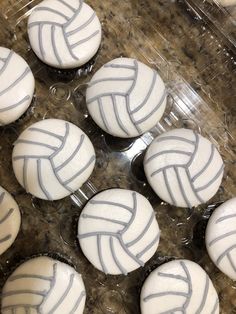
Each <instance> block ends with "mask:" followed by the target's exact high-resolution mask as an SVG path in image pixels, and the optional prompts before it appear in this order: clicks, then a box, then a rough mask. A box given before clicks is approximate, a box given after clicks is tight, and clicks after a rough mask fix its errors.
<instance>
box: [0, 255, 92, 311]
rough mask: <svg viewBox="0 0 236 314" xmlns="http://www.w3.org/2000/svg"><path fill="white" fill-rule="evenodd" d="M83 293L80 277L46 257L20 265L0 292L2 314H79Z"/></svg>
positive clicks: (84, 295)
mask: <svg viewBox="0 0 236 314" xmlns="http://www.w3.org/2000/svg"><path fill="white" fill-rule="evenodd" d="M85 299H86V293H85V288H84V283H83V280H82V277H81V275H80V274H78V273H77V272H76V271H75V270H74V268H72V267H70V266H69V265H67V264H64V263H61V262H59V261H57V260H53V259H52V258H49V257H37V258H33V259H31V260H29V261H27V262H25V263H23V264H22V265H20V266H19V267H18V268H17V269H16V270H15V271H14V272H13V274H12V275H11V276H10V277H9V278H8V280H7V281H6V283H5V285H4V287H3V291H2V308H1V309H2V311H1V313H2V314H11V313H17V314H18V313H19V314H20V313H22V314H23V313H32V314H37V313H40V314H52V313H53V314H62V313H68V314H69V313H73V314H82V313H83V310H84V306H85Z"/></svg>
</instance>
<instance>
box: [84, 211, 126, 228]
mask: <svg viewBox="0 0 236 314" xmlns="http://www.w3.org/2000/svg"><path fill="white" fill-rule="evenodd" d="M81 216H82V217H83V218H85V219H87V218H89V219H95V220H103V221H107V222H111V223H114V224H118V225H122V226H126V225H127V223H125V222H123V221H121V220H116V219H109V218H106V217H102V216H96V215H88V214H82V215H81Z"/></svg>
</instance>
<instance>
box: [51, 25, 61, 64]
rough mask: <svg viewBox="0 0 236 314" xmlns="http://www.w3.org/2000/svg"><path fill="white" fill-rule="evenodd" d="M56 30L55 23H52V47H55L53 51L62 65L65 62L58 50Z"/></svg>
mask: <svg viewBox="0 0 236 314" xmlns="http://www.w3.org/2000/svg"><path fill="white" fill-rule="evenodd" d="M55 30H56V27H55V25H52V26H51V41H52V48H53V52H54V54H55V57H56V59H57V62H58V63H59V64H60V65H63V62H62V60H61V57H60V55H59V52H58V50H57V45H56V41H55Z"/></svg>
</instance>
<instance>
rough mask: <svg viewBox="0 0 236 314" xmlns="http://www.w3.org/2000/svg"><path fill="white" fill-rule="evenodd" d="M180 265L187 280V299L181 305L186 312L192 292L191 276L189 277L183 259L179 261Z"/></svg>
mask: <svg viewBox="0 0 236 314" xmlns="http://www.w3.org/2000/svg"><path fill="white" fill-rule="evenodd" d="M180 265H181V267H182V268H183V270H184V272H185V274H186V276H187V282H188V295H187V299H186V301H185V303H184V305H183V308H184V313H185V312H186V309H187V307H188V306H189V303H190V301H191V296H192V293H193V286H192V278H191V275H190V272H189V270H188V268H187V266H186V265H185V263H184V262H183V261H181V262H180Z"/></svg>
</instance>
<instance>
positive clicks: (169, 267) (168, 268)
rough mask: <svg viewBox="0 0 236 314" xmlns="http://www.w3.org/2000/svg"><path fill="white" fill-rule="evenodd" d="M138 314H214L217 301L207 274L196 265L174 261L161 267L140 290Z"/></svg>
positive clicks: (217, 304) (216, 311) (183, 261)
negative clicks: (139, 311) (139, 312)
mask: <svg viewBox="0 0 236 314" xmlns="http://www.w3.org/2000/svg"><path fill="white" fill-rule="evenodd" d="M140 304H141V313H142V314H164V313H165V314H171V313H176V314H177V313H178V314H179V313H185V314H193V313H195V314H217V313H219V299H218V295H217V292H216V290H215V288H214V286H213V284H212V282H211V280H210V278H209V277H208V275H207V273H206V272H205V271H204V270H203V269H202V268H201V267H200V266H199V265H198V264H196V263H194V262H191V261H188V260H175V261H171V262H168V263H166V264H163V265H161V266H160V267H158V268H157V269H155V270H154V271H153V272H152V273H151V274H150V275H149V276H148V278H147V279H146V281H145V283H144V285H143V288H142V291H141V302H140Z"/></svg>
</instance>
